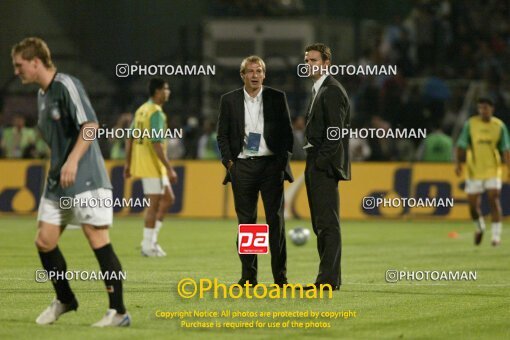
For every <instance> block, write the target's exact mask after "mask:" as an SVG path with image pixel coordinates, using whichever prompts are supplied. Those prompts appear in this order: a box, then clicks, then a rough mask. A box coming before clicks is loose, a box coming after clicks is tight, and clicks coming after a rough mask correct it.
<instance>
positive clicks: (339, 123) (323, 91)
mask: <svg viewBox="0 0 510 340" xmlns="http://www.w3.org/2000/svg"><path fill="white" fill-rule="evenodd" d="M350 124H351V115H350V104H349V98H348V97H347V92H346V91H345V89H344V88H343V86H342V85H341V84H340V83H339V82H338V81H337V80H336V79H335V78H333V77H332V76H328V77H326V79H325V80H324V82H323V83H322V85H321V87H320V88H319V91H318V92H317V95H316V97H315V100H314V102H313V106H312V108H311V111H310V114H309V115H308V119H307V122H306V128H305V136H306V138H307V140H308V142H309V143H311V144H312V145H313V149H312V150H310V151H311V152H313V153H316V160H315V165H316V166H317V167H318V168H319V169H322V170H326V171H327V172H328V173H329V174H330V175H332V176H334V177H335V178H336V179H337V180H344V181H345V180H350V179H351V162H350V159H349V138H340V139H337V140H333V138H330V139H328V128H329V129H331V128H333V129H335V128H338V129H343V128H350ZM330 131H331V130H330Z"/></svg>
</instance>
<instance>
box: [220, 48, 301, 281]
mask: <svg viewBox="0 0 510 340" xmlns="http://www.w3.org/2000/svg"><path fill="white" fill-rule="evenodd" d="M240 71H241V79H242V80H243V82H244V86H243V87H242V88H240V89H237V90H234V91H231V92H228V93H226V94H224V95H223V96H222V97H221V100H220V115H219V120H218V145H219V148H220V152H221V160H222V163H223V165H224V166H225V167H226V168H227V175H226V177H225V180H224V181H223V184H226V183H227V182H229V181H231V182H232V191H233V193H234V204H235V209H236V214H237V218H238V221H239V224H254V223H257V201H258V195H259V191H260V193H261V195H262V201H263V203H264V210H265V213H266V221H267V224H268V225H269V248H270V249H271V268H272V271H273V277H274V282H275V283H276V284H278V285H281V286H283V285H284V284H285V283H287V248H286V242H285V220H284V216H283V213H284V198H283V182H284V180H288V181H290V182H292V181H293V180H294V179H293V177H292V173H291V171H290V166H289V159H290V155H291V152H292V144H293V135H292V126H291V123H290V117H289V108H288V105H287V99H286V96H285V93H284V92H282V91H279V90H275V89H273V88H270V87H268V86H262V83H263V81H264V78H265V72H266V66H265V63H264V61H263V60H262V59H261V58H260V57H257V56H250V57H247V58H245V59H244V60H243V62H242V63H241V70H240ZM239 257H240V259H241V263H242V276H241V279H240V280H239V284H241V285H243V284H245V283H247V282H249V283H250V284H253V285H255V284H257V255H252V254H239Z"/></svg>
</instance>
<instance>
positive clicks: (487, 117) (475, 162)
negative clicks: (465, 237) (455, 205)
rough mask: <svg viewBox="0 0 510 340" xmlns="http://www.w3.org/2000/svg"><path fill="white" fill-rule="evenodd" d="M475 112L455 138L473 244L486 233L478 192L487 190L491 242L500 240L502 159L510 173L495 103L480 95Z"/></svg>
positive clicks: (509, 149)
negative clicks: (473, 233)
mask: <svg viewBox="0 0 510 340" xmlns="http://www.w3.org/2000/svg"><path fill="white" fill-rule="evenodd" d="M477 109H478V115H477V116H473V117H471V118H469V120H468V121H467V122H466V123H465V124H464V128H463V129H462V132H461V134H460V137H459V140H458V141H457V161H456V162H457V163H456V167H455V172H456V174H457V176H460V175H461V173H462V165H461V161H464V160H465V159H466V150H467V166H468V170H467V179H466V189H465V190H466V193H467V195H468V201H469V211H470V213H471V218H472V219H473V222H474V224H475V227H476V231H475V245H479V244H480V242H482V237H483V233H484V232H485V221H484V219H483V216H482V213H481V210H480V197H481V194H482V193H483V192H485V191H487V195H488V197H489V204H490V209H491V216H492V245H493V246H497V245H499V244H500V242H501V232H502V223H501V215H502V214H501V203H500V199H499V197H500V193H501V187H502V177H503V174H502V173H503V169H502V166H501V164H502V161H501V156H500V155H503V159H504V162H505V163H506V165H507V166H508V168H509V171H508V175H509V176H510V137H509V135H508V130H507V128H506V126H505V124H504V123H503V122H502V121H501V120H499V119H498V118H496V117H493V116H492V115H493V113H494V103H493V102H492V100H490V99H488V98H480V99H478V102H477Z"/></svg>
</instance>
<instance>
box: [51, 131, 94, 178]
mask: <svg viewBox="0 0 510 340" xmlns="http://www.w3.org/2000/svg"><path fill="white" fill-rule="evenodd" d="M98 127H99V125H98V124H97V123H96V122H87V123H85V124H83V125H82V126H81V127H80V137H81V136H83V131H84V130H85V129H87V130H90V129H92V128H94V129H97V128H98ZM80 137H78V139H77V141H76V144H75V145H74V147H73V150H72V151H71V153H70V154H69V157H67V160H66V162H65V163H64V165H63V166H62V170H61V171H60V185H61V186H62V188H68V187H70V186H71V185H73V184H74V181H75V180H76V173H77V172H78V163H79V162H80V159H81V158H82V157H83V155H84V154H85V152H87V150H88V148H89V147H90V144H92V140H86V139H85V138H80Z"/></svg>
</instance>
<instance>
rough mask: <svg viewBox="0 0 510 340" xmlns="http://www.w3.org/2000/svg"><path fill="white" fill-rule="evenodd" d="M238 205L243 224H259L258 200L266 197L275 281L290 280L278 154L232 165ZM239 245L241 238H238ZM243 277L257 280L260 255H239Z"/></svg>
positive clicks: (231, 170)
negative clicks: (288, 278) (258, 257)
mask: <svg viewBox="0 0 510 340" xmlns="http://www.w3.org/2000/svg"><path fill="white" fill-rule="evenodd" d="M229 171H230V176H231V181H232V191H233V193H234V204H235V209H236V214H237V219H238V222H239V224H254V223H257V202H258V197H259V192H260V193H261V196H262V202H263V204H264V211H265V213H266V222H267V224H268V225H269V248H270V251H271V269H272V272H273V278H274V281H275V283H280V282H286V281H287V246H286V240H285V219H284V196H283V180H284V172H283V169H282V165H281V164H280V162H278V160H277V158H276V157H273V156H269V157H254V158H249V159H238V160H237V161H235V163H234V165H232V167H231V168H230V170H229ZM236 245H237V246H238V244H237V241H236ZM239 258H240V259H241V264H242V279H243V280H250V281H251V282H257V255H252V254H242V255H241V254H239Z"/></svg>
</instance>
